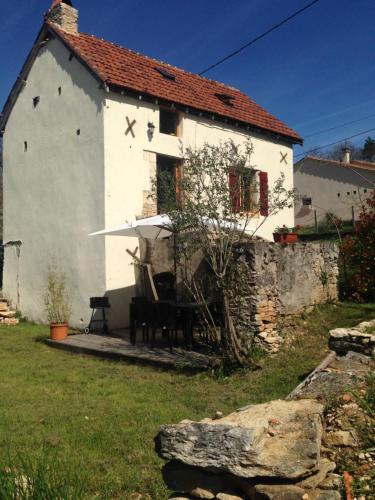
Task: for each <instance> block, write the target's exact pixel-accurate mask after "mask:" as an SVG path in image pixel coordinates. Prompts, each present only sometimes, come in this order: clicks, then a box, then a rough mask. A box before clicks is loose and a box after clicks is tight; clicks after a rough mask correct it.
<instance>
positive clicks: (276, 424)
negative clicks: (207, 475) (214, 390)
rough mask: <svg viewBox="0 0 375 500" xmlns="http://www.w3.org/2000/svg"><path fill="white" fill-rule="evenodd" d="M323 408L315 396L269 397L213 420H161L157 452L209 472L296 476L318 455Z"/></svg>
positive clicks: (309, 469) (310, 469) (311, 465)
mask: <svg viewBox="0 0 375 500" xmlns="http://www.w3.org/2000/svg"><path fill="white" fill-rule="evenodd" d="M322 413H323V406H322V405H321V404H319V403H318V402H317V401H315V400H309V399H305V400H298V401H272V402H270V403H265V404H260V405H253V406H249V407H247V408H244V409H241V410H239V411H237V412H235V413H232V414H230V415H228V416H227V417H224V418H220V419H217V420H210V419H206V420H204V421H202V422H184V423H180V424H176V425H164V426H162V427H161V428H160V431H159V434H158V435H157V437H156V438H155V445H156V451H157V453H158V454H159V455H160V456H161V457H162V458H164V459H166V460H177V461H179V462H182V463H183V464H186V465H190V466H194V467H199V468H201V469H204V470H207V471H211V472H214V473H223V472H226V473H230V474H233V475H235V476H238V477H242V478H253V477H277V478H280V479H284V478H285V479H299V478H303V477H305V476H307V475H309V474H311V473H312V472H313V471H314V470H315V468H316V466H317V464H318V461H319V459H320V445H321V439H322Z"/></svg>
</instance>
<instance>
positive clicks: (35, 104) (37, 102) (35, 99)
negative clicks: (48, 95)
mask: <svg viewBox="0 0 375 500" xmlns="http://www.w3.org/2000/svg"><path fill="white" fill-rule="evenodd" d="M39 102H40V96H38V95H37V96H36V97H34V99H33V106H34V108H36V107H37V106H38V104H39Z"/></svg>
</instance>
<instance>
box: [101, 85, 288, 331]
mask: <svg viewBox="0 0 375 500" xmlns="http://www.w3.org/2000/svg"><path fill="white" fill-rule="evenodd" d="M126 117H128V119H129V121H130V122H132V121H133V120H136V124H135V126H134V133H135V138H133V137H132V135H131V134H130V133H129V134H127V135H125V131H126V129H127V121H126ZM148 122H152V123H153V124H154V125H155V132H154V136H153V138H152V139H151V140H150V138H149V137H148V134H147V130H148V126H147V125H148ZM181 129H182V134H181V137H173V136H169V135H164V134H160V133H159V107H158V106H157V105H156V104H150V103H146V102H144V101H138V100H136V99H133V98H130V97H126V96H121V95H118V94H113V93H110V94H108V96H107V99H106V105H105V110H104V134H105V207H106V208H105V211H106V218H105V227H108V228H109V227H112V226H115V225H118V224H121V223H123V222H125V221H128V222H130V221H133V220H135V218H136V217H137V216H140V215H141V214H142V209H143V191H147V190H150V187H151V186H150V181H151V173H152V169H153V168H155V165H154V163H153V162H154V161H155V154H156V153H158V154H164V155H169V156H174V157H177V158H178V157H181V155H182V152H183V150H184V149H185V148H186V147H188V146H192V147H199V146H202V145H203V144H204V143H205V142H207V143H209V144H218V143H219V142H220V141H226V140H228V139H233V140H234V141H235V142H236V143H238V144H241V143H243V142H244V141H245V140H246V138H247V137H249V136H248V135H247V134H245V133H243V132H241V131H240V130H239V129H236V128H234V127H233V128H232V127H229V126H227V127H224V126H223V125H221V124H219V123H217V122H210V121H208V120H205V119H199V118H198V117H195V116H193V115H190V114H184V115H183V116H182V123H181ZM251 139H252V143H253V145H254V154H253V157H252V162H251V163H252V165H253V166H254V167H255V168H257V169H259V170H262V171H265V172H268V179H269V186H270V189H272V185H273V183H274V182H275V180H276V179H277V178H278V177H279V176H280V171H282V172H284V173H285V177H286V183H285V187H288V188H292V187H293V150H292V148H291V147H290V146H289V145H287V144H286V143H282V142H280V143H278V142H274V141H271V140H270V139H269V138H268V137H266V136H264V137H262V136H255V135H251ZM280 152H282V153H283V154H285V153H287V161H288V164H287V165H285V163H280V159H281V155H280ZM262 219H263V218H261V217H260V218H258V222H259V223H260V222H261V221H262ZM283 224H285V225H287V226H293V225H294V213H293V207H291V208H290V209H286V210H284V211H283V212H282V213H280V214H278V215H275V216H273V217H270V218H269V219H268V220H267V221H266V222H265V224H264V225H263V226H262V235H264V236H265V237H266V238H269V239H272V232H273V229H274V228H275V227H276V226H279V225H283ZM97 229H102V227H101V226H98V227H97ZM137 246H138V241H137V240H136V239H134V238H124V237H119V236H111V237H109V236H107V237H106V277H107V292H108V294H109V296H110V297H111V299H112V301H114V303H115V304H116V307H114V308H113V310H112V312H111V316H110V318H111V325H112V326H123V325H124V323H126V321H127V313H128V305H127V304H128V299H129V298H130V297H131V296H133V295H134V292H135V290H134V269H133V266H132V259H131V258H130V257H129V255H128V254H127V253H126V249H127V248H128V249H131V250H134V249H135V248H136V247H137Z"/></svg>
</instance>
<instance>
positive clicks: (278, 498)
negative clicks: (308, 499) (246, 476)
mask: <svg viewBox="0 0 375 500" xmlns="http://www.w3.org/2000/svg"><path fill="white" fill-rule="evenodd" d="M304 494H305V491H304V490H303V489H302V488H299V487H298V486H294V485H289V484H284V485H269V484H258V485H256V486H255V500H301V499H302V497H303V495H304Z"/></svg>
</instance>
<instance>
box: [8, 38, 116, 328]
mask: <svg viewBox="0 0 375 500" xmlns="http://www.w3.org/2000/svg"><path fill="white" fill-rule="evenodd" d="M59 87H61V95H59V92H58V88H59ZM103 95H104V92H103V90H100V89H99V85H98V82H97V81H96V80H95V79H94V78H93V77H92V76H91V75H90V73H88V71H87V70H86V69H85V68H84V67H83V66H82V65H81V64H80V63H79V62H78V61H77V60H76V59H75V58H73V59H72V60H71V61H69V52H68V51H67V50H66V49H65V47H64V46H63V45H62V44H61V43H60V42H58V41H57V40H52V41H50V42H48V44H47V45H45V46H44V47H43V48H41V50H40V52H39V55H38V57H37V59H36V61H35V63H34V65H33V67H32V69H31V71H30V74H29V76H28V78H27V84H26V86H25V87H24V89H23V90H22V92H21V94H20V95H19V97H18V100H17V102H16V104H15V107H14V109H13V111H12V113H11V116H10V118H9V121H8V123H7V126H6V131H5V134H4V242H7V241H10V240H21V241H22V246H21V248H20V256H19V259H18V257H17V254H16V249H15V248H12V247H9V248H6V250H5V268H4V290H3V293H4V295H5V296H6V297H7V298H9V299H10V300H11V301H12V304H13V305H14V306H15V307H18V308H19V309H20V310H21V311H22V313H23V314H24V315H25V316H27V317H29V318H30V319H32V320H34V321H45V319H46V318H45V315H44V306H43V294H44V290H45V283H46V276H47V271H48V266H49V264H50V263H51V261H52V260H55V261H56V262H57V264H58V265H59V267H60V268H61V269H62V270H63V271H64V272H65V274H66V277H67V282H68V286H69V288H70V293H71V302H72V306H73V315H72V321H71V324H72V326H86V324H87V321H88V319H89V314H90V309H89V307H88V299H89V297H90V296H93V295H101V294H104V293H105V291H106V284H105V266H104V261H105V255H104V253H105V246H104V241H103V240H102V239H101V238H96V239H95V238H89V237H88V236H87V235H88V234H89V233H90V232H92V231H94V230H95V229H96V228H97V227H104V225H105V220H104V193H103V185H104V143H103V140H104V131H103ZM36 96H40V102H39V104H38V106H37V107H36V108H35V109H34V107H33V98H34V97H36ZM78 129H80V135H77V130H78ZM24 141H27V143H28V149H27V152H24Z"/></svg>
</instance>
